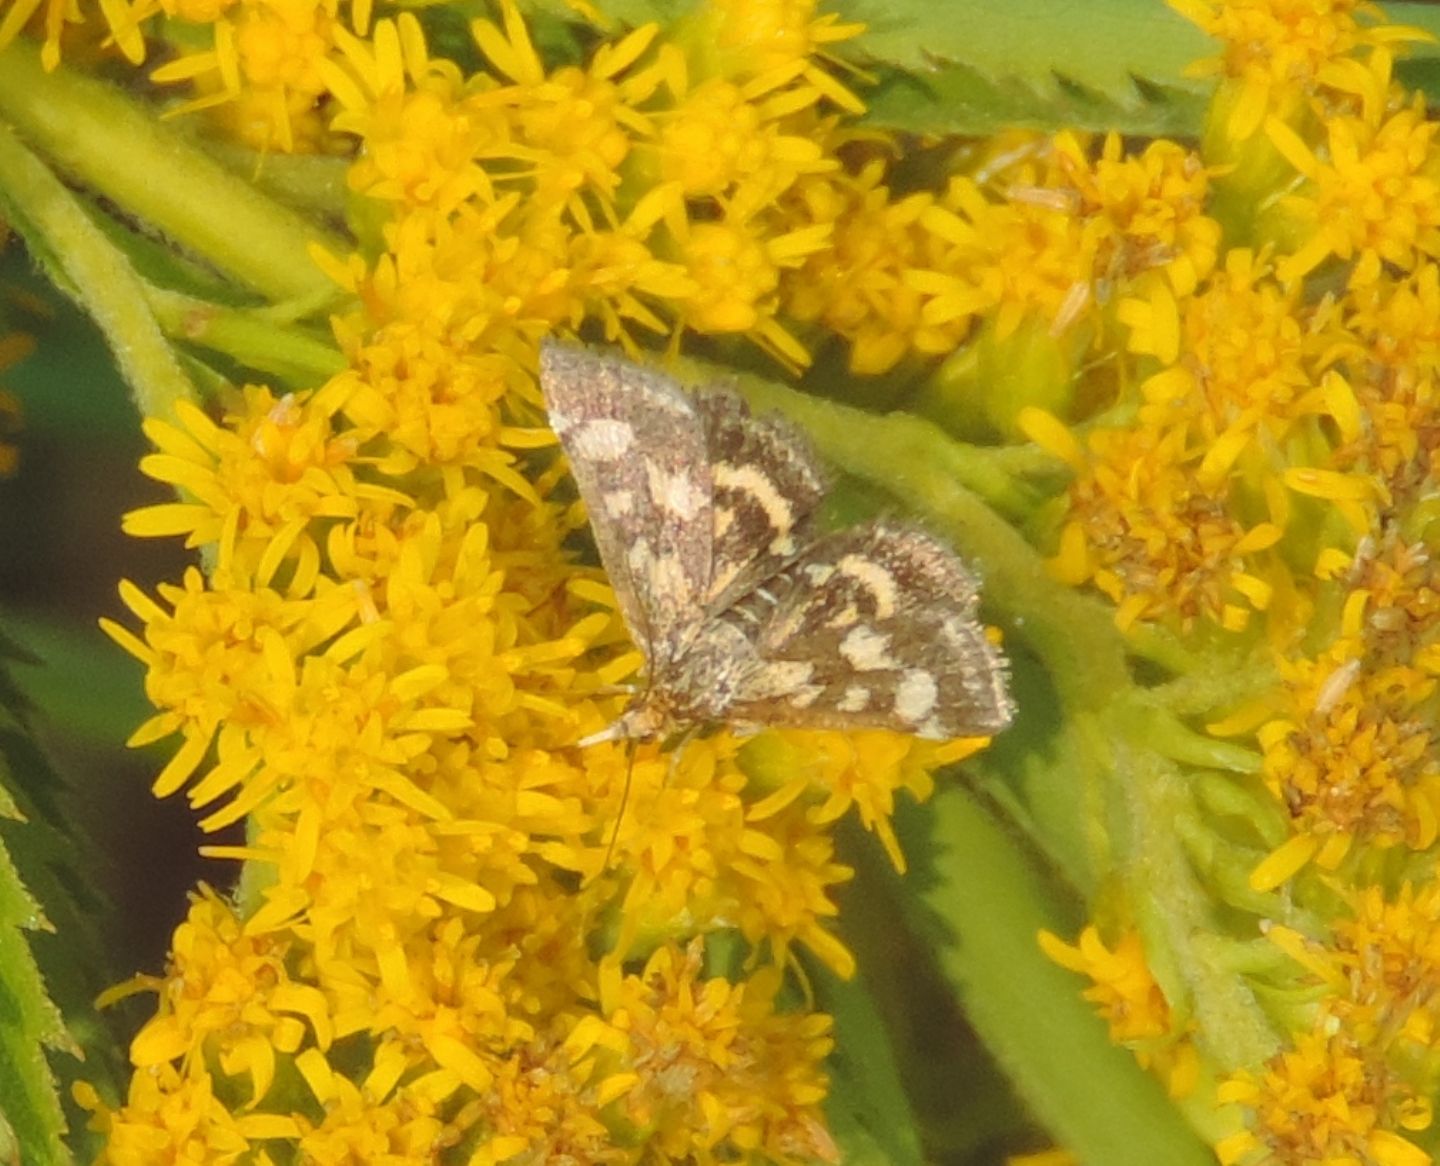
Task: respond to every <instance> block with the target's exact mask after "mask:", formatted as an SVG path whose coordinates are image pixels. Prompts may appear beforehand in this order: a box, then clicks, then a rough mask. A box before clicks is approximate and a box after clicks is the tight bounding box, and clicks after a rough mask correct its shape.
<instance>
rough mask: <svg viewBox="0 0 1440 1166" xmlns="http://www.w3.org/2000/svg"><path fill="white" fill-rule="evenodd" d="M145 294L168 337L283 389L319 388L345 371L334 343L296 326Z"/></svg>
mask: <svg viewBox="0 0 1440 1166" xmlns="http://www.w3.org/2000/svg"><path fill="white" fill-rule="evenodd" d="M148 294H149V298H150V306H151V308H152V309H153V310H154V312H155V318H156V319H157V320H158V321H159V322H160V325H161V327H163V328H164V329H165V331H166V333H168V334H169V335H170V336H173V337H175V338H176V339H177V340H184V341H188V342H189V343H192V344H196V345H199V346H200V347H202V348H207V349H209V350H210V351H212V352H219V353H223V354H224V355H225V356H228V357H230V358H231V359H232V360H235V361H237V362H239V363H240V364H243V365H244V366H245V367H246V368H251V369H254V370H255V371H257V372H263V373H268V374H269V375H271V376H274V377H276V378H278V379H279V380H280V381H281V382H283V383H284V384H286V385H289V386H293V387H295V388H305V387H308V386H311V385H315V384H319V383H322V382H324V381H327V380H329V379H330V378H331V377H332V376H334V375H335V374H336V373H338V372H341V371H343V370H344V368H345V358H344V357H343V356H342V355H341V354H340V353H339V352H338V351H337V350H336V348H335V346H334V345H333V344H329V343H326V342H325V341H323V340H318V339H316V338H315V336H314V335H312V334H311V333H309V332H307V331H305V330H304V329H303V328H301V327H299V326H297V325H293V324H285V323H280V322H277V321H276V320H273V319H271V318H269V317H268V316H266V315H265V314H263V313H261V312H257V311H247V310H244V309H237V308H227V307H223V306H221V305H218V304H213V303H209V302H207V301H205V300H200V299H195V298H194V297H192V296H187V295H182V294H181V293H179V292H172V291H166V290H165V289H163V288H156V287H150V288H149V291H148Z"/></svg>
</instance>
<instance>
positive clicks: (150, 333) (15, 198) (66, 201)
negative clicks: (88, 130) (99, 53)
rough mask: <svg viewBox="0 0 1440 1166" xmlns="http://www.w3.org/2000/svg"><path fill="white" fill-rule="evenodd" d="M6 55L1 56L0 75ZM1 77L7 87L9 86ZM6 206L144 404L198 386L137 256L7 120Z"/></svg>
mask: <svg viewBox="0 0 1440 1166" xmlns="http://www.w3.org/2000/svg"><path fill="white" fill-rule="evenodd" d="M4 73H5V63H4V60H3V57H0V77H3V76H4ZM3 87H4V86H3V83H0V88H3ZM0 206H3V207H4V210H5V213H6V216H7V217H8V218H9V219H10V221H11V222H12V223H14V224H15V226H16V228H17V229H18V230H20V231H21V233H22V234H23V235H24V236H25V240H26V242H27V243H28V244H29V246H30V250H31V253H32V254H33V255H35V256H36V257H37V258H38V259H40V260H41V261H42V262H44V263H46V264H47V266H49V267H50V268H51V270H52V271H53V273H54V274H55V275H56V276H57V282H58V283H60V285H61V286H62V287H64V288H65V289H66V290H67V291H69V292H70V294H71V295H73V296H74V297H75V298H76V299H77V300H78V301H79V303H80V304H81V306H82V307H84V308H85V309H86V310H87V311H88V312H89V313H90V314H91V316H92V317H93V318H94V319H95V322H96V323H97V324H98V325H99V326H100V330H101V331H102V332H103V333H104V334H105V338H106V340H107V342H108V343H109V345H110V348H111V350H112V351H113V352H114V354H115V360H116V362H117V363H118V364H119V366H120V370H121V372H122V373H123V374H124V376H125V379H126V381H127V382H128V383H129V385H130V387H131V391H132V392H133V393H134V394H135V401H136V405H137V407H138V408H139V409H140V412H141V414H142V415H144V416H146V417H167V416H169V415H170V414H171V411H172V406H173V404H174V402H175V401H177V400H178V399H180V398H181V397H193V395H194V388H193V386H192V385H191V383H190V380H189V378H188V377H186V375H185V373H184V371H183V370H182V369H181V368H180V365H179V362H178V361H177V360H176V359H175V353H174V352H173V351H172V349H171V348H170V344H169V342H168V341H167V340H166V339H165V336H164V334H163V333H162V332H161V330H160V328H159V326H158V325H157V324H156V322H155V318H154V316H152V315H151V314H150V308H149V305H148V304H147V302H146V299H145V286H144V284H143V283H142V282H141V280H140V279H139V278H138V277H137V276H136V274H135V271H134V269H133V268H132V267H131V266H130V261H129V259H127V258H126V256H125V254H124V253H123V252H121V251H120V250H118V249H117V248H116V247H115V246H114V245H113V244H112V243H111V242H110V240H109V239H108V238H106V236H105V234H104V233H103V232H102V231H101V230H100V229H99V228H97V227H96V226H95V224H94V223H93V222H91V220H90V218H89V216H87V215H86V214H85V212H84V210H83V209H82V208H81V206H80V205H79V203H78V202H77V201H76V199H75V196H74V195H73V194H71V193H70V191H69V190H68V189H67V188H66V186H65V184H64V183H62V182H61V181H60V180H59V179H58V178H56V177H55V175H54V174H53V173H51V172H50V170H49V169H48V168H47V167H46V166H45V164H44V163H43V162H41V161H40V159H39V158H37V157H36V156H35V155H34V154H32V153H31V152H30V151H29V150H27V149H26V148H25V147H24V146H23V145H22V144H21V142H20V140H19V138H17V137H16V136H15V134H14V133H13V132H12V131H11V130H10V128H9V127H8V126H6V125H5V124H4V123H3V122H0Z"/></svg>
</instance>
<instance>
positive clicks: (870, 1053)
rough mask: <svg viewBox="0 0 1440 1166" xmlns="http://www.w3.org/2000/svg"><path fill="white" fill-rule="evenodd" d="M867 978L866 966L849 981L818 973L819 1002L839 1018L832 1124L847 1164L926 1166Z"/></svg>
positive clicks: (829, 1105) (832, 1064)
mask: <svg viewBox="0 0 1440 1166" xmlns="http://www.w3.org/2000/svg"><path fill="white" fill-rule="evenodd" d="M865 977H866V971H865V970H864V965H862V970H861V971H860V972H859V973H858V974H857V976H856V978H855V979H853V980H849V981H844V980H839V979H837V978H836V977H835V976H833V975H830V974H828V973H826V972H823V971H817V972H816V997H817V1000H818V1002H819V1004H820V1007H821V1008H823V1009H824V1010H825V1011H826V1012H828V1013H830V1015H831V1016H833V1017H834V1018H835V1037H836V1048H835V1052H834V1053H832V1054H831V1056H830V1059H829V1061H828V1065H829V1068H830V1073H831V1081H830V1095H829V1097H828V1098H827V1099H826V1104H825V1113H826V1118H827V1120H828V1124H829V1126H830V1130H831V1133H833V1134H834V1135H835V1138H836V1140H837V1141H838V1142H839V1143H840V1146H841V1148H842V1154H841V1160H842V1161H844V1162H848V1163H868V1162H875V1163H886V1164H887V1166H924V1162H925V1155H924V1152H923V1150H922V1148H921V1145H920V1138H919V1134H918V1133H917V1131H916V1128H915V1118H914V1114H913V1113H912V1112H911V1110H910V1102H909V1099H908V1098H907V1096H906V1093H905V1086H904V1084H903V1082H902V1080H901V1077H900V1070H899V1067H898V1066H897V1065H896V1061H895V1053H894V1050H893V1049H892V1047H891V1042H890V1037H889V1035H888V1032H887V1030H886V1027H885V1024H884V1022H883V1020H882V1018H881V1016H880V1013H879V1010H878V1009H877V1007H876V1001H875V997H874V995H873V994H872V992H871V990H870V988H869V987H868V986H867V984H866V980H865Z"/></svg>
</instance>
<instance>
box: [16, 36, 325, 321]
mask: <svg viewBox="0 0 1440 1166" xmlns="http://www.w3.org/2000/svg"><path fill="white" fill-rule="evenodd" d="M0 119H4V120H6V121H8V122H9V123H10V124H11V125H12V126H14V128H15V130H16V132H18V133H19V134H20V135H21V136H22V137H23V138H24V139H25V140H26V142H27V143H28V144H29V145H30V147H31V148H32V149H34V150H35V151H36V152H38V153H39V154H41V155H42V156H44V157H45V158H46V159H47V160H48V161H49V162H50V163H51V164H52V165H54V166H55V167H56V168H57V169H59V170H61V171H63V172H64V173H65V174H66V175H68V176H69V177H71V178H72V179H75V180H77V181H79V182H81V183H83V184H84V185H85V186H88V187H90V188H92V189H93V190H95V191H97V192H98V193H100V194H102V195H104V197H105V198H107V199H109V200H111V201H112V202H114V203H116V204H117V205H118V206H120V207H121V208H123V209H124V210H125V211H126V212H127V213H129V214H132V215H134V216H136V217H137V218H139V219H141V220H142V221H144V222H145V223H146V224H148V225H149V226H150V227H152V228H155V229H158V230H160V231H162V232H163V233H164V234H165V235H166V236H167V237H168V238H170V239H172V240H174V241H175V242H176V243H178V244H180V245H181V246H183V247H185V248H188V249H189V250H191V251H193V252H195V253H196V254H198V255H200V256H202V257H204V258H205V259H206V260H207V261H208V262H209V263H210V264H212V265H213V266H215V267H217V268H219V269H220V270H221V271H224V272H226V273H228V274H229V275H231V276H232V277H233V278H234V279H236V280H237V281H239V282H240V283H242V284H244V285H246V286H247V287H249V288H251V289H252V290H254V291H256V292H258V293H260V294H261V295H263V296H265V297H266V298H267V299H272V300H285V299H312V298H315V297H317V296H321V295H325V294H328V293H330V292H331V291H333V289H332V288H331V287H330V285H329V281H328V280H327V279H326V277H325V276H324V275H323V274H322V273H321V272H320V271H319V270H318V269H317V268H316V267H315V265H314V264H313V263H311V262H310V261H309V260H308V258H307V257H306V251H307V248H308V247H309V246H310V245H311V244H317V243H318V244H320V245H322V246H325V247H326V248H327V249H329V250H332V251H337V250H342V249H343V248H344V246H345V244H344V242H343V240H341V239H339V238H337V237H335V236H332V235H331V234H329V233H328V232H326V231H323V230H321V229H320V228H319V227H318V226H316V225H315V224H314V223H312V222H310V221H309V220H307V219H305V218H303V217H302V216H300V215H298V214H296V213H295V212H293V211H291V210H289V209H288V208H286V207H284V206H282V205H280V204H279V203H277V202H274V201H272V200H271V199H268V198H266V197H265V196H263V195H262V194H260V193H259V192H258V191H257V190H256V189H255V187H254V185H253V184H252V183H250V182H247V181H245V180H244V179H242V178H239V177H237V176H235V175H234V174H231V173H230V172H229V171H227V170H225V169H224V168H223V167H222V166H220V165H219V164H218V163H217V162H215V161H214V160H213V159H212V158H211V157H210V156H209V155H207V154H205V153H204V152H203V151H202V150H200V149H198V148H197V147H196V146H195V145H193V144H192V143H190V142H188V141H186V140H185V138H184V137H183V136H182V135H180V134H178V133H175V132H173V131H172V130H171V129H170V128H168V127H167V126H166V124H165V123H164V122H163V121H161V120H160V118H159V116H158V114H157V113H156V111H155V110H154V109H151V108H150V107H148V106H146V105H144V104H142V103H140V102H137V101H135V100H133V99H132V98H130V97H128V96H126V95H125V94H124V93H123V92H121V91H120V90H119V89H117V88H115V87H114V86H111V85H107V84H105V83H104V82H101V81H97V80H95V79H93V78H90V77H86V76H83V75H81V74H79V73H75V72H72V71H71V70H69V69H66V68H65V67H63V66H61V67H60V68H57V69H56V70H54V71H53V72H46V71H45V69H44V68H43V67H42V65H41V64H40V53H39V49H38V48H37V47H36V46H35V44H33V43H32V42H30V41H28V40H26V39H24V38H19V39H17V40H15V41H14V42H13V43H11V44H10V45H9V46H8V47H7V48H5V49H4V50H0Z"/></svg>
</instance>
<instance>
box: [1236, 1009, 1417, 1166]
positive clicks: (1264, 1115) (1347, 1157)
mask: <svg viewBox="0 0 1440 1166" xmlns="http://www.w3.org/2000/svg"><path fill="white" fill-rule="evenodd" d="M1220 1100H1221V1101H1223V1102H1233V1103H1235V1104H1237V1105H1241V1106H1243V1107H1245V1108H1246V1109H1247V1110H1248V1111H1250V1112H1251V1113H1252V1114H1253V1119H1252V1126H1251V1129H1250V1130H1247V1131H1246V1132H1244V1133H1240V1134H1234V1135H1232V1136H1230V1137H1227V1138H1225V1139H1224V1140H1223V1141H1221V1142H1220V1144H1219V1145H1218V1146H1216V1153H1217V1155H1218V1156H1219V1158H1220V1161H1221V1162H1222V1163H1225V1164H1226V1166H1232V1164H1235V1163H1252V1162H1253V1163H1269V1162H1274V1163H1280V1162H1316V1163H1333V1164H1335V1166H1340V1164H1341V1163H1344V1162H1374V1163H1377V1164H1379V1166H1426V1164H1427V1163H1429V1162H1430V1161H1431V1157H1430V1155H1429V1154H1427V1153H1425V1152H1424V1151H1423V1150H1421V1149H1420V1148H1419V1147H1417V1146H1415V1145H1414V1144H1413V1143H1412V1142H1409V1141H1406V1140H1405V1139H1404V1138H1402V1137H1400V1136H1399V1135H1398V1134H1395V1133H1393V1132H1392V1131H1391V1129H1389V1128H1386V1127H1393V1126H1397V1125H1398V1126H1400V1127H1401V1128H1404V1129H1409V1130H1416V1129H1424V1128H1425V1127H1426V1126H1428V1125H1429V1124H1430V1113H1429V1107H1428V1105H1427V1104H1426V1103H1425V1102H1423V1101H1422V1100H1421V1099H1419V1098H1417V1097H1415V1095H1414V1094H1413V1093H1412V1092H1411V1091H1410V1090H1409V1089H1408V1088H1407V1087H1406V1086H1405V1084H1404V1083H1403V1082H1402V1081H1400V1080H1399V1079H1398V1078H1397V1077H1396V1076H1395V1075H1394V1074H1393V1073H1391V1072H1389V1071H1388V1070H1387V1069H1386V1068H1385V1067H1384V1066H1383V1065H1381V1064H1377V1063H1375V1061H1374V1060H1372V1059H1371V1058H1369V1057H1368V1056H1367V1055H1366V1050H1364V1049H1362V1048H1358V1047H1357V1046H1355V1044H1354V1043H1353V1042H1352V1041H1350V1040H1349V1039H1348V1038H1347V1037H1346V1036H1345V1035H1343V1034H1337V1035H1331V1034H1328V1033H1326V1032H1325V1031H1323V1030H1321V1031H1316V1032H1312V1033H1303V1034H1301V1035H1300V1036H1299V1037H1298V1038H1297V1040H1296V1045H1295V1048H1294V1049H1293V1050H1291V1051H1287V1052H1282V1053H1278V1054H1277V1055H1276V1056H1275V1057H1273V1058H1272V1059H1271V1060H1270V1061H1269V1062H1268V1063H1267V1065H1266V1066H1265V1068H1264V1070H1263V1071H1262V1072H1260V1073H1257V1074H1251V1073H1240V1074H1237V1075H1236V1076H1235V1077H1233V1078H1232V1079H1231V1080H1229V1081H1227V1082H1226V1083H1225V1084H1224V1085H1223V1086H1222V1087H1221V1090H1220Z"/></svg>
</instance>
